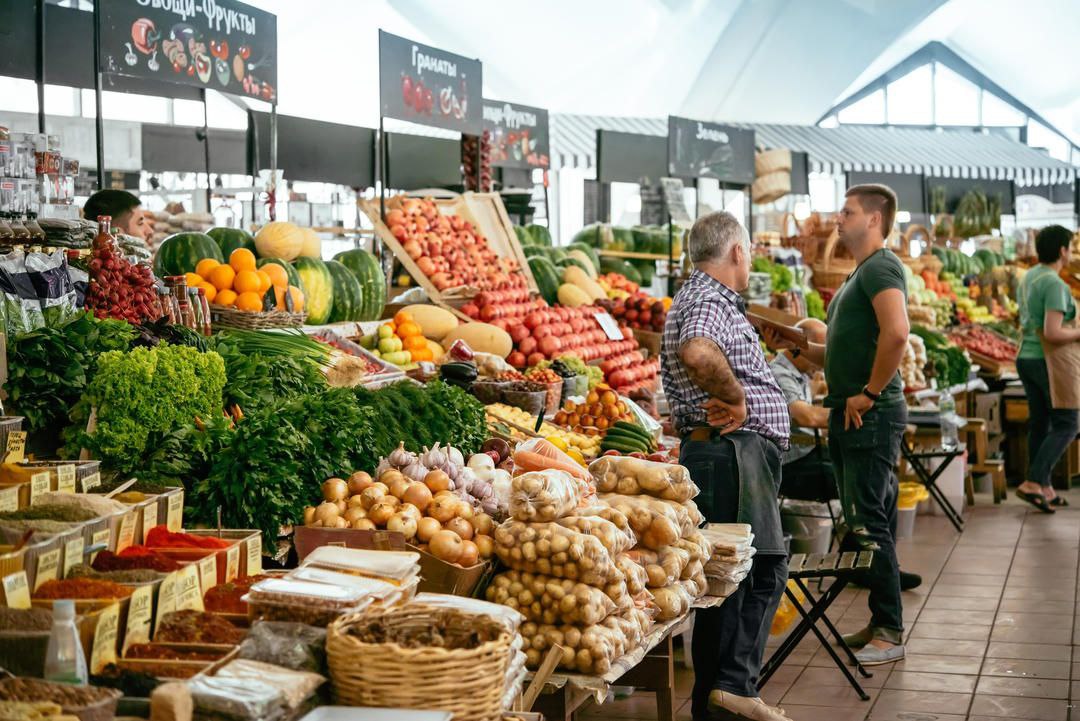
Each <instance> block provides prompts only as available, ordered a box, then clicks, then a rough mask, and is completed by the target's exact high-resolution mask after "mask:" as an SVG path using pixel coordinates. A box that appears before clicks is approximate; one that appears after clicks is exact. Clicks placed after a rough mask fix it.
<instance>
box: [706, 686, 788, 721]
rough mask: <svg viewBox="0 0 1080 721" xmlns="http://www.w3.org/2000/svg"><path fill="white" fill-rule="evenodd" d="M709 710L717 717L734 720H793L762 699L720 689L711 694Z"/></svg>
mask: <svg viewBox="0 0 1080 721" xmlns="http://www.w3.org/2000/svg"><path fill="white" fill-rule="evenodd" d="M709 711H711V712H713V713H714V714H715V717H717V718H720V719H731V720H732V721H791V719H790V718H788V717H787V716H785V715H784V713H783V712H782V711H780V710H779V709H777V708H774V707H772V706H769V705H767V704H765V702H764V701H762V700H761V699H757V698H750V697H747V696H736V695H735V694H733V693H727V692H726V691H720V690H719V689H717V690H715V691H713V692H712V693H710V694H709Z"/></svg>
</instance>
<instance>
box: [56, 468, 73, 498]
mask: <svg viewBox="0 0 1080 721" xmlns="http://www.w3.org/2000/svg"><path fill="white" fill-rule="evenodd" d="M56 490H58V491H60V492H61V493H74V492H75V466H73V465H71V464H70V463H68V464H65V465H63V466H59V467H58V468H57V469H56Z"/></svg>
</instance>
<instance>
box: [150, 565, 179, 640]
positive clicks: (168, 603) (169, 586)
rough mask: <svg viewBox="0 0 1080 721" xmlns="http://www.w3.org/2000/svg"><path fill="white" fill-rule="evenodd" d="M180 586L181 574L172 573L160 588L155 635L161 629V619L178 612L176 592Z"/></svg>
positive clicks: (162, 582) (155, 618) (163, 580)
mask: <svg viewBox="0 0 1080 721" xmlns="http://www.w3.org/2000/svg"><path fill="white" fill-rule="evenodd" d="M179 586H180V572H179V571H176V572H174V573H170V574H169V575H168V576H166V577H165V578H164V579H162V581H161V586H160V587H159V588H158V600H157V614H156V616H155V617H154V635H157V632H158V629H159V628H161V619H162V618H164V617H165V615H166V614H169V613H172V612H173V611H175V610H176V592H177V591H178V590H179Z"/></svg>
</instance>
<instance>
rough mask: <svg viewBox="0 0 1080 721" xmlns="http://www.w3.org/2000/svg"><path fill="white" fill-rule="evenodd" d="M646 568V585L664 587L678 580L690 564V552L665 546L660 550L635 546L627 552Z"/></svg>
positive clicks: (648, 586)
mask: <svg viewBox="0 0 1080 721" xmlns="http://www.w3.org/2000/svg"><path fill="white" fill-rule="evenodd" d="M627 556H629V557H630V558H631V559H633V560H634V561H636V562H637V563H638V564H640V565H641V567H642V568H644V569H645V577H646V581H645V586H646V587H647V588H663V587H664V586H670V585H671V584H673V583H675V582H676V581H678V580H679V579H680V578H681V577H682V574H683V571H684V569H685V568H686V567H687V566H688V565H689V564H690V554H689V553H687V552H686V551H684V550H683V549H681V548H676V547H674V546H665V547H664V548H661V549H660V550H659V551H654V550H652V549H649V548H641V547H639V548H635V549H634V550H632V551H630V552H628V553H627Z"/></svg>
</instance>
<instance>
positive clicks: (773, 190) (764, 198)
mask: <svg viewBox="0 0 1080 721" xmlns="http://www.w3.org/2000/svg"><path fill="white" fill-rule="evenodd" d="M790 192H791V173H790V172H789V171H787V170H781V171H780V172H777V173H769V174H768V175H759V176H758V177H757V179H756V180H754V184H753V185H751V186H750V198H751V200H752V201H753V202H755V203H757V204H758V205H762V204H764V203H771V202H773V201H774V200H779V199H780V198H783V197H784V196H785V195H787V194H788V193H790Z"/></svg>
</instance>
